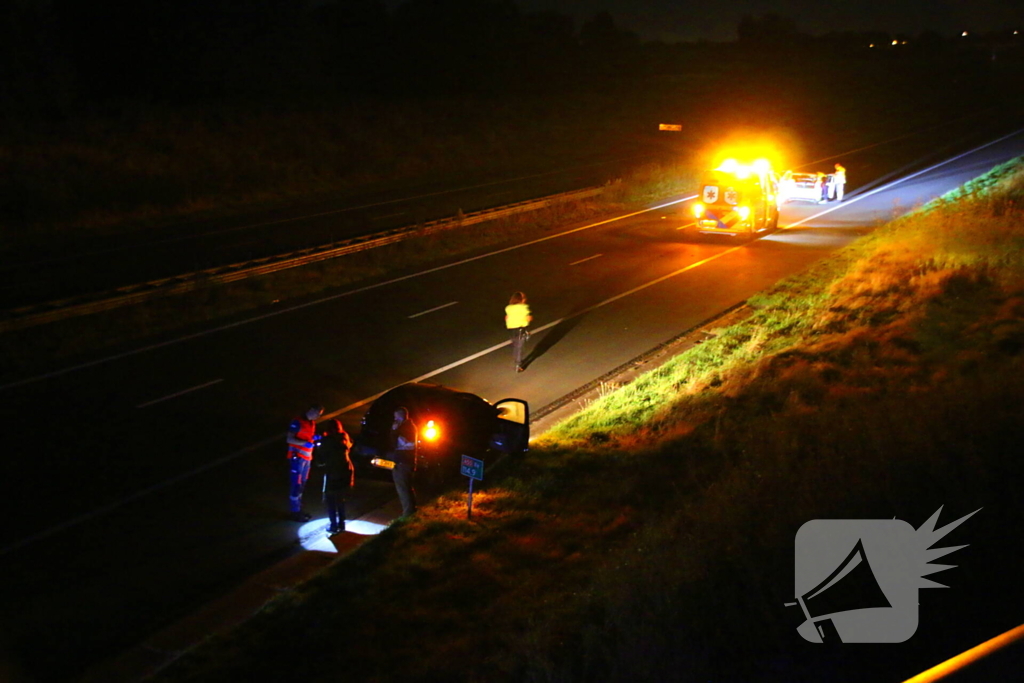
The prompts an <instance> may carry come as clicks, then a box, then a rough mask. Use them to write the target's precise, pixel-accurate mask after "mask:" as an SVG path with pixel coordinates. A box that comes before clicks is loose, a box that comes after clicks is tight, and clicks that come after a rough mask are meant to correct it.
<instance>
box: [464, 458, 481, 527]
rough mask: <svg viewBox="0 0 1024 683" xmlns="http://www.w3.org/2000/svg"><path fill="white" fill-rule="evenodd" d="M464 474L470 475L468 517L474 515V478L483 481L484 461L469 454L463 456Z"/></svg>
mask: <svg viewBox="0 0 1024 683" xmlns="http://www.w3.org/2000/svg"><path fill="white" fill-rule="evenodd" d="M462 474H463V475H465V476H467V477H469V500H468V502H467V506H466V517H472V516H473V480H474V479H477V480H479V481H483V479H484V461H483V460H477V459H476V458H471V457H469V456H468V455H464V456H462Z"/></svg>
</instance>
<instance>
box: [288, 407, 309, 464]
mask: <svg viewBox="0 0 1024 683" xmlns="http://www.w3.org/2000/svg"><path fill="white" fill-rule="evenodd" d="M288 432H289V433H291V434H294V435H295V438H296V439H302V440H303V441H305V442H306V443H308V444H311V443H313V437H314V436H316V422H314V421H313V420H307V419H306V418H304V417H297V418H295V419H294V420H292V424H291V426H290V427H289V428H288ZM288 457H289V458H302V459H303V460H312V459H313V447H312V446H308V447H307V446H295V445H292V444H288Z"/></svg>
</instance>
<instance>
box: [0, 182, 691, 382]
mask: <svg viewBox="0 0 1024 683" xmlns="http://www.w3.org/2000/svg"><path fill="white" fill-rule="evenodd" d="M694 175H695V173H694V171H693V170H692V169H689V168H687V167H686V166H684V165H668V164H659V163H649V164H644V165H641V166H638V167H637V168H635V169H633V170H632V171H631V172H630V173H629V174H627V175H626V176H625V177H624V178H622V179H621V180H620V181H619V182H616V183H613V184H609V185H607V186H606V187H605V191H604V192H603V193H602V194H601V195H598V196H596V197H593V198H590V199H583V200H577V201H572V202H565V203H562V204H557V205H554V206H551V207H547V208H545V209H540V210H537V211H532V212H528V213H523V214H517V215H514V216H510V217H508V218H503V219H500V220H496V221H491V222H488V223H480V224H475V225H470V226H466V227H464V228H451V229H449V230H445V231H442V232H438V233H434V234H432V235H429V236H426V237H422V238H413V239H407V240H404V241H401V242H398V243H396V244H393V245H388V246H385V247H380V248H378V249H372V250H368V251H365V252H357V253H355V254H350V255H347V256H343V257H339V258H336V259H331V260H328V261H321V262H319V263H315V264H312V265H309V266H303V267H300V268H292V269H289V270H284V271H280V272H277V273H272V274H270V275H264V276H261V277H257V278H251V279H248V280H242V281H239V282H236V283H231V284H226V285H218V286H213V287H207V288H203V289H199V290H196V291H194V292H190V293H188V294H183V295H177V296H173V297H167V298H162V299H154V300H151V301H147V302H143V303H140V304H136V305H133V306H128V307H124V308H118V309H114V310H111V311H105V312H102V313H97V314H93V315H89V316H83V317H76V318H69V319H66V320H61V321H57V322H54V323H49V324H47V325H42V326H37V327H31V328H26V329H24V330H16V331H13V332H7V333H4V334H3V335H0V358H2V359H3V360H2V361H0V376H2V375H4V374H6V373H8V372H12V371H16V370H17V369H19V368H21V369H25V368H32V367H38V366H41V365H45V364H46V363H51V362H52V361H54V360H60V359H66V358H69V357H72V356H77V355H82V354H88V353H91V352H95V351H98V350H101V349H104V348H107V347H110V346H115V345H118V344H124V343H131V342H133V341H137V340H139V339H142V338H146V337H152V336H153V335H158V334H161V333H168V332H171V331H175V330H181V329H185V328H188V327H189V326H194V325H206V324H209V323H211V322H213V321H217V320H226V319H229V318H231V316H237V315H240V314H243V313H245V312H247V311H254V310H257V309H259V310H272V308H273V307H283V306H287V305H288V303H289V302H293V303H294V302H296V301H299V300H302V299H303V298H305V297H311V296H314V295H317V294H320V293H325V292H332V291H334V292H336V291H338V290H340V289H342V288H344V287H347V286H352V285H354V284H356V283H366V282H371V281H374V280H380V279H385V278H386V277H387V276H389V275H396V274H400V273H402V272H407V271H408V270H409V269H413V268H419V267H424V266H428V265H431V264H437V263H441V262H443V261H445V260H450V259H452V258H454V257H458V256H460V255H469V254H472V253H476V252H479V251H480V250H484V249H487V248H489V247H493V246H495V245H498V244H503V243H508V242H509V241H512V240H523V239H529V238H536V237H542V236H544V235H546V234H552V233H554V232H556V231H557V230H559V229H562V228H564V227H565V226H567V225H570V224H572V223H577V222H580V221H586V220H592V219H598V218H602V217H606V216H609V215H611V214H613V213H614V212H616V211H622V210H624V209H626V208H629V207H635V206H637V205H639V204H640V203H642V202H648V201H652V200H654V199H656V198H662V197H665V196H667V195H672V194H675V193H679V192H681V191H684V190H686V189H689V188H690V187H692V185H693V183H694V182H695V180H694Z"/></svg>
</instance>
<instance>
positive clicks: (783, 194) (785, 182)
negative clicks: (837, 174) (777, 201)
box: [779, 171, 834, 202]
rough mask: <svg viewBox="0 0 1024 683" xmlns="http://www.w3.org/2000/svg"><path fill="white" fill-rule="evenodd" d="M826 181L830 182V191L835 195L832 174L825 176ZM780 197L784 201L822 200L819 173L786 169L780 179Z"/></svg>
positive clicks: (828, 187) (828, 188)
mask: <svg viewBox="0 0 1024 683" xmlns="http://www.w3.org/2000/svg"><path fill="white" fill-rule="evenodd" d="M825 182H826V183H827V184H828V186H827V191H828V193H829V194H832V195H834V193H833V191H832V189H831V186H832V176H830V175H827V176H825ZM826 196H828V195H826ZM779 197H780V198H781V200H782V201H783V202H792V201H805V202H820V201H821V200H822V194H821V184H820V182H819V180H818V174H817V173H793V172H792V171H786V172H785V173H784V174H783V176H782V178H781V179H780V180H779Z"/></svg>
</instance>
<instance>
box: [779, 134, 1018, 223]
mask: <svg viewBox="0 0 1024 683" xmlns="http://www.w3.org/2000/svg"><path fill="white" fill-rule="evenodd" d="M1021 131H1024V128H1022V129H1020V130H1015V131H1014V132H1012V133H1010V134H1009V135H1004V136H1003V137H1001V138H999V139H998V140H993V141H991V142H986V143H985V144H984V145H981V146H980V147H975V148H974V149H971V150H968V151H966V152H964V153H963V154H958V155H957V156H955V157H952V158H951V159H946V160H945V161H940V162H939V163H937V164H934V165H932V166H929V167H928V168H924V169H921V170H920V171H917V172H916V173H911V174H910V175H908V176H903V177H902V178H897V179H896V180H894V181H892V182H891V183H887V184H885V185H881V186H879V187H876V188H875V189H873V190H871V191H870V192H865V193H864V194H859V195H857V196H856V197H851V198H850V199H844V200H843V201H842V202H840V203H839V204H837V205H836V206H833V207H832V208H830V209H825V210H824V211H821V212H819V213H816V214H814V215H813V216H808V217H807V218H804V219H802V220H799V221H797V222H796V223H792V224H790V225H787V226H785V227H783V228H782V229H783V230H789V229H790V228H795V227H797V226H799V225H803V224H804V223H806V222H807V221H813V220H814V219H815V218H821V217H822V216H826V215H828V214H830V213H832V212H833V211H838V210H839V209H841V208H843V207H844V206H849V205H850V204H856V203H857V202H859V201H860V200H862V199H867V198H868V197H870V196H871V195H875V194H878V193H879V192H883V191H885V190H889V189H892V188H893V187H896V186H897V185H899V184H900V183H903V182H906V181H908V180H912V179H913V178H916V177H917V176H919V175H923V174H925V173H929V172H931V171H934V170H935V169H937V168H941V167H943V166H945V165H946V164H951V163H953V162H954V161H958V160H960V159H963V158H964V157H965V156H969V155H971V154H974V153H975V152H980V151H981V150H983V149H985V148H986V147H991V146H992V145H994V144H996V143H999V142H1002V141H1003V140H1008V139H1009V138H1012V137H1014V136H1015V135H1019V134H1020V133H1021Z"/></svg>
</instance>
